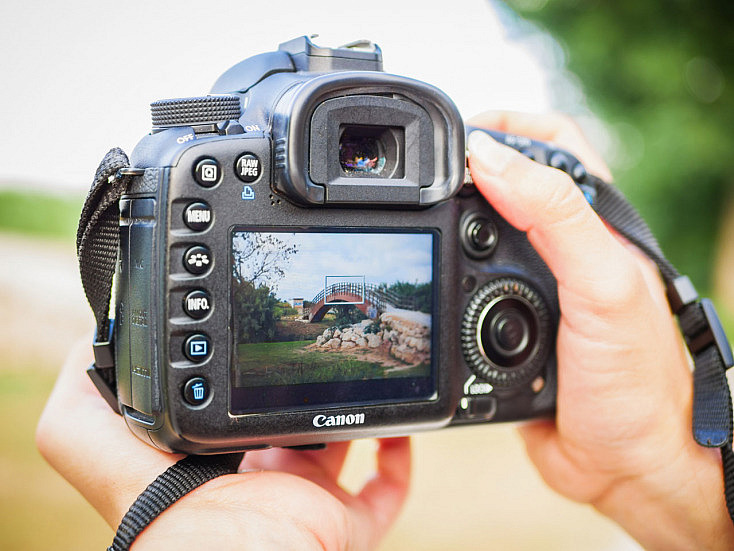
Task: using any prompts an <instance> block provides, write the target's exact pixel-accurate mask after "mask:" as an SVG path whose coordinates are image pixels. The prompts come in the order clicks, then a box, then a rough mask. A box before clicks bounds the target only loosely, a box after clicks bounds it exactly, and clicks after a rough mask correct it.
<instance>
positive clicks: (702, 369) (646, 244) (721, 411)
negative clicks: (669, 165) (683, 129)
mask: <svg viewBox="0 0 734 551" xmlns="http://www.w3.org/2000/svg"><path fill="white" fill-rule="evenodd" d="M588 180H589V181H588V184H589V185H590V186H591V187H592V188H593V189H594V190H595V192H596V193H595V195H596V197H595V198H594V199H593V207H594V210H596V212H597V213H598V214H599V216H600V217H601V218H603V219H604V220H605V221H606V222H607V223H608V224H609V225H610V226H612V227H613V228H614V229H615V230H616V231H617V232H619V234H620V235H622V236H623V237H625V238H626V239H627V240H629V241H630V242H631V243H633V244H634V245H636V246H637V247H638V248H639V249H640V250H641V251H642V252H644V253H645V254H646V255H647V256H648V257H649V258H650V259H651V260H652V261H653V262H655V264H656V265H657V267H658V269H659V270H660V274H661V275H662V277H663V281H664V282H665V285H666V288H667V295H668V302H669V304H670V308H671V310H672V311H673V313H674V314H675V315H676V316H677V317H678V324H679V327H680V330H681V332H682V333H683V337H684V338H685V341H686V346H687V347H688V351H689V352H690V355H691V358H692V359H693V364H694V370H693V436H694V438H695V439H696V442H697V443H698V444H699V445H701V446H704V447H707V448H719V449H720V451H721V459H722V463H723V468H724V492H725V497H726V506H727V509H728V510H729V516H730V517H731V519H732V521H734V452H732V423H733V421H732V401H731V392H730V390H729V383H728V381H727V378H726V371H727V370H728V369H729V368H730V367H732V365H734V358H732V350H731V345H730V344H729V341H728V339H727V337H726V334H725V333H724V329H723V327H722V325H721V321H720V320H719V316H718V314H717V313H716V309H715V308H714V305H713V303H712V302H711V301H710V300H709V299H706V298H704V299H702V300H699V297H698V293H697V292H696V289H695V288H694V286H693V284H692V283H691V281H690V279H688V277H687V276H681V275H680V274H679V273H678V271H677V270H676V269H675V267H674V266H673V265H672V264H671V263H670V262H669V261H668V259H666V258H665V256H664V255H663V253H662V251H661V250H660V246H659V245H658V243H657V240H656V239H655V237H654V236H653V235H652V232H651V231H650V228H649V227H648V226H647V223H646V222H645V221H644V220H643V219H642V217H641V216H640V215H639V213H638V212H637V210H636V209H635V208H634V207H633V206H632V205H631V204H630V203H629V202H628V201H627V199H626V198H625V197H624V195H622V193H621V192H620V191H619V190H618V189H617V188H615V187H614V186H612V185H610V184H607V183H606V182H604V181H602V180H600V179H599V178H596V177H593V176H589V177H588Z"/></svg>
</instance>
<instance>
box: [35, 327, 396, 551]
mask: <svg viewBox="0 0 734 551" xmlns="http://www.w3.org/2000/svg"><path fill="white" fill-rule="evenodd" d="M90 342H91V339H86V340H85V341H84V342H82V343H79V344H78V345H77V346H76V347H75V349H74V350H73V352H72V353H71V355H70V356H69V358H68V360H67V362H66V364H65V366H64V367H63V369H62V371H61V373H60V375H59V379H58V381H57V383H56V386H55V388H54V391H53V393H52V394H51V397H50V398H49V401H48V404H47V405H46V409H45V410H44V412H43V415H42V417H41V420H40V422H39V424H38V429H37V432H36V442H37V445H38V448H39V449H40V451H41V453H42V454H43V456H44V457H45V458H46V460H47V461H48V462H49V463H50V464H51V465H52V466H53V467H54V468H55V469H56V470H57V471H58V472H59V473H60V474H61V475H62V476H63V477H64V478H66V479H67V480H68V481H69V482H70V483H71V484H72V485H73V486H74V487H75V488H76V489H77V490H79V492H81V494H82V495H83V496H84V497H85V498H86V499H87V500H88V501H89V502H90V503H91V504H92V506H93V507H94V508H95V509H97V511H99V513H100V514H101V515H102V517H103V518H104V519H105V521H106V522H107V523H108V524H109V525H110V526H111V527H112V528H113V529H116V527H117V525H118V524H119V523H120V521H121V520H122V517H123V516H124V514H125V513H126V511H127V509H128V508H129V507H130V505H131V504H132V503H133V502H134V501H135V498H136V497H137V496H138V495H139V494H140V493H141V492H142V491H143V490H144V489H145V488H146V487H147V485H148V484H149V483H150V482H152V481H153V480H154V479H155V478H156V477H157V476H158V475H159V474H160V473H162V472H163V471H165V470H166V469H167V468H168V467H169V466H171V465H173V464H174V463H175V462H176V461H178V460H179V459H180V458H181V457H182V456H180V455H172V454H168V453H165V452H162V451H159V450H156V449H154V448H152V447H150V446H148V445H146V444H144V443H143V442H141V441H140V440H138V439H137V438H136V437H135V436H133V434H132V433H131V432H130V431H129V430H128V429H127V427H126V426H125V423H124V422H123V421H122V419H121V418H120V417H119V416H118V415H116V414H115V413H113V412H112V410H111V409H110V408H109V406H108V405H107V404H106V402H105V401H104V400H103V399H102V398H101V397H100V396H99V394H98V392H97V390H96V389H95V388H94V386H93V385H92V384H91V381H90V380H89V378H88V377H87V375H86V373H84V371H85V369H86V366H88V365H89V364H90V363H91V361H92V359H91V353H90V350H91V347H90V346H89V343H90ZM348 449H349V443H348V442H344V443H336V444H330V445H329V446H328V448H327V449H325V450H321V451H294V450H286V449H272V450H265V451H257V452H248V453H247V454H246V456H245V459H244V461H243V463H242V465H241V466H240V472H239V473H238V474H232V475H225V476H221V477H219V478H216V479H214V480H211V481H209V482H207V483H206V484H204V485H203V486H200V487H199V488H197V489H196V490H194V491H192V492H191V493H189V494H187V495H186V496H184V497H183V498H182V499H180V500H179V501H177V502H176V503H175V504H174V505H173V506H171V507H170V508H169V509H167V510H166V511H164V512H163V514H161V516H160V517H158V518H157V519H156V520H155V521H154V522H153V523H152V524H151V525H150V526H149V527H148V528H146V529H145V530H144V531H143V532H142V533H141V534H140V536H139V537H138V539H137V540H136V541H135V543H134V545H133V547H132V548H133V549H134V550H138V551H139V550H144V549H177V550H187V549H192V550H197V551H198V550H200V549H215V548H217V547H221V548H224V549H231V550H235V549H277V550H282V549H298V550H299V551H300V550H308V549H318V550H323V549H326V550H341V549H349V550H350V551H351V550H362V549H364V550H367V549H372V548H374V547H376V546H377V543H378V542H379V540H380V539H381V538H382V537H383V536H384V535H385V533H386V531H387V530H388V528H389V527H390V525H391V524H392V523H393V521H394V520H395V518H396V517H397V514H398V512H399V510H400V508H401V506H402V503H403V501H404V500H405V497H406V494H407V491H408V484H409V478H410V443H409V440H408V439H407V438H393V439H383V440H380V441H379V449H378V451H377V473H376V475H375V476H374V478H372V479H371V480H369V481H368V482H367V483H366V484H365V486H364V487H363V488H362V490H361V491H360V492H359V493H358V494H356V495H352V494H350V493H349V492H347V491H346V490H344V489H342V488H341V487H340V486H339V483H338V478H339V474H340V472H341V469H342V466H343V464H344V460H345V458H346V455H347V451H348Z"/></svg>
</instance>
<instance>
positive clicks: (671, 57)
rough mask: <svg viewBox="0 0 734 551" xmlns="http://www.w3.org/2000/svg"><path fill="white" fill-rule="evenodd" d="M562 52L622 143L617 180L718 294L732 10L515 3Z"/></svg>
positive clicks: (681, 0) (584, 1)
mask: <svg viewBox="0 0 734 551" xmlns="http://www.w3.org/2000/svg"><path fill="white" fill-rule="evenodd" d="M508 4H509V5H510V7H512V8H513V9H514V10H515V11H517V12H518V13H519V14H520V15H521V16H522V17H524V18H525V19H528V20H530V21H532V22H535V23H538V24H539V25H540V26H541V27H545V28H546V29H547V30H548V31H549V32H550V33H551V34H552V35H553V36H554V37H555V38H556V39H557V40H559V41H560V42H561V44H562V46H563V47H564V50H565V55H566V64H567V67H568V69H569V70H570V71H571V72H573V73H575V75H577V77H578V78H579V79H580V82H581V84H582V87H583V89H584V92H585V94H586V96H587V99H588V102H589V105H590V107H591V109H592V110H593V111H594V112H595V113H596V114H597V115H598V116H600V117H601V118H602V119H603V120H604V121H605V122H606V123H607V124H608V125H609V127H610V128H612V129H613V131H615V132H617V133H618V135H619V138H620V139H621V144H622V147H623V149H622V151H623V155H622V159H621V161H620V162H618V163H616V166H613V167H612V168H613V170H614V174H615V181H616V183H617V184H618V185H619V186H620V187H621V188H622V189H623V190H624V192H625V193H626V194H627V196H628V197H629V198H630V199H631V200H632V202H633V203H635V205H636V206H637V207H638V208H639V209H640V211H641V212H642V214H643V216H644V217H645V218H646V219H647V220H648V222H649V223H650V225H651V226H652V228H653V231H654V232H655V234H656V235H657V236H658V238H659V240H660V242H661V245H662V247H663V250H664V251H665V252H666V254H667V255H668V257H669V258H670V260H671V261H673V263H674V264H676V265H677V266H678V268H679V269H680V270H681V271H682V272H683V273H686V274H688V275H690V276H691V278H692V279H693V280H694V283H696V285H697V286H698V287H699V288H701V289H702V290H703V289H707V288H709V286H710V284H711V282H710V275H711V265H712V261H713V256H714V249H715V244H716V243H715V241H716V236H717V230H718V228H719V226H720V223H721V220H722V215H723V212H724V207H725V205H726V203H727V200H730V199H731V198H732V193H733V192H734V175H733V174H732V173H733V172H734V2H696V1H693V0H665V1H663V0H644V1H640V0H616V1H614V2H603V1H594V0H550V1H547V2H546V1H542V0H509V1H508Z"/></svg>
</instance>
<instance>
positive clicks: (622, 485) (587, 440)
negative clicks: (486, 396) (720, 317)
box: [468, 113, 734, 551]
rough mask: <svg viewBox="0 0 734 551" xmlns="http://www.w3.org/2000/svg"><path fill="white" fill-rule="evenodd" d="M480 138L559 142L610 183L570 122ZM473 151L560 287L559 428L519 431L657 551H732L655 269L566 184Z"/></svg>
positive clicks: (504, 123) (526, 122) (499, 153)
mask: <svg viewBox="0 0 734 551" xmlns="http://www.w3.org/2000/svg"><path fill="white" fill-rule="evenodd" d="M473 124H475V125H476V126H481V127H487V128H493V129H496V130H500V131H503V132H510V133H515V134H521V135H525V136H529V137H532V138H536V139H540V140H544V141H552V142H556V143H557V144H558V145H560V146H562V147H564V148H566V149H567V150H569V151H572V152H574V153H575V154H576V155H577V156H578V157H579V159H580V160H581V161H582V162H583V163H584V164H585V165H586V168H587V170H589V172H591V173H593V174H596V175H598V176H600V177H602V178H604V179H607V180H609V178H610V175H609V171H608V169H607V168H606V166H605V165H604V164H603V162H602V161H601V159H600V158H599V157H598V156H597V155H596V153H594V151H593V150H592V149H591V147H590V146H589V145H588V144H587V143H586V141H585V140H584V139H583V136H582V134H581V132H580V130H579V129H578V127H577V126H576V125H575V124H573V123H571V122H570V121H569V120H567V119H563V118H560V117H556V116H545V117H544V116H537V115H532V116H530V115H520V114H514V113H487V114H485V115H482V116H481V117H479V118H477V119H475V120H474V121H473ZM468 145H469V151H470V159H469V164H470V168H471V173H472V177H473V179H474V182H475V184H476V186H477V188H478V189H479V191H480V192H481V193H482V194H483V195H484V196H485V197H486V199H487V200H488V201H489V203H490V204H491V205H492V206H493V207H494V208H495V209H496V210H497V211H498V212H499V213H500V214H501V215H502V216H503V217H504V218H505V219H506V220H507V221H508V222H510V223H511V224H512V225H514V226H515V227H516V228H518V229H520V230H521V231H524V232H527V236H528V239H529V241H530V242H531V244H532V245H533V247H534V248H535V249H536V250H537V251H538V253H539V254H540V256H541V257H542V258H543V259H544V260H545V262H546V264H548V266H549V267H550V269H551V271H552V272H553V274H554V275H555V277H556V279H557V280H558V297H559V301H560V307H561V319H560V324H559V329H558V339H557V358H558V399H557V400H558V401H557V415H556V419H555V420H554V421H535V422H532V423H528V424H526V425H525V426H524V427H522V429H521V433H522V436H523V437H524V439H525V442H526V445H527V449H528V453H529V456H530V458H531V460H532V461H533V462H534V463H535V465H536V467H537V468H538V470H539V471H540V473H541V475H542V476H543V477H544V479H545V480H546V482H547V483H548V484H549V485H550V486H551V487H553V488H554V489H555V490H557V491H558V492H560V493H561V494H563V495H565V496H567V497H569V498H571V499H573V500H576V501H580V502H584V503H591V504H593V505H594V506H595V507H596V508H597V509H598V510H599V511H601V512H602V513H603V514H605V515H607V516H609V517H611V518H612V519H614V520H616V521H617V522H618V523H619V524H620V525H621V526H622V527H623V528H625V529H626V530H627V531H628V532H629V533H630V534H631V535H632V536H633V537H635V538H636V539H637V540H638V541H639V542H640V543H642V544H643V545H644V546H645V547H646V548H648V549H660V550H666V551H671V550H684V549H685V550H694V549H695V550H700V549H707V550H713V549H733V548H734V526H733V525H732V521H731V520H730V518H729V516H728V513H727V509H726V505H725V502H724V491H723V476H722V467H721V462H720V459H719V454H718V452H717V451H714V450H709V449H704V448H702V447H700V446H698V445H697V444H696V442H695V441H694V440H693V437H692V433H691V409H692V380H691V372H690V367H689V363H688V359H687V356H686V351H685V347H684V344H683V342H682V338H681V335H680V332H679V330H678V328H677V326H676V323H675V320H674V318H673V316H672V315H671V312H670V309H669V306H668V303H667V300H666V297H665V292H664V289H663V285H662V282H661V280H660V278H659V276H658V273H657V270H656V268H655V267H654V265H653V264H652V263H651V262H650V261H649V260H648V259H647V258H645V257H644V256H643V255H642V254H641V253H640V252H639V251H638V250H637V249H636V248H634V247H633V246H632V245H630V244H628V243H625V242H624V240H622V239H621V238H620V237H618V236H617V235H615V234H613V233H612V232H611V231H610V230H609V229H608V228H607V227H606V226H605V224H604V223H603V222H602V221H601V220H600V219H599V217H598V216H597V215H596V214H595V213H594V211H593V210H592V209H591V207H590V206H589V205H588V203H587V202H586V201H585V199H584V197H583V195H582V193H581V192H580V191H579V190H578V188H577V187H576V185H575V184H574V183H573V181H572V180H571V178H570V177H569V176H568V175H566V174H565V173H563V172H561V171H559V170H555V169H552V168H548V167H545V166H542V165H540V164H538V163H535V162H533V161H530V160H529V159H527V158H526V157H524V156H523V155H521V154H519V153H517V152H516V151H515V150H513V149H511V148H509V147H506V146H504V145H501V144H499V143H497V142H495V141H494V140H492V139H491V138H490V137H488V136H487V135H486V134H484V133H482V132H474V133H472V135H471V136H470V137H469V144H468Z"/></svg>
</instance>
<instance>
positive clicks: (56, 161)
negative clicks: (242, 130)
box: [0, 0, 550, 192]
mask: <svg viewBox="0 0 734 551" xmlns="http://www.w3.org/2000/svg"><path fill="white" fill-rule="evenodd" d="M311 34H318V35H319V38H318V39H316V40H315V42H316V43H317V44H318V45H321V46H338V45H340V44H345V43H348V42H351V41H354V40H356V39H362V38H366V39H370V40H372V41H374V42H376V43H377V44H379V45H380V47H381V48H382V51H383V59H384V67H385V70H386V71H387V72H391V73H396V74H401V75H405V76H409V77H413V78H417V79H419V80H424V81H426V82H429V83H431V84H433V85H436V86H438V87H439V88H441V89H443V90H444V91H445V92H446V93H448V95H449V96H450V97H452V98H453V99H454V101H455V102H456V104H457V106H458V108H459V110H460V112H461V113H462V115H463V116H465V117H468V116H471V115H473V114H476V113H478V112H481V111H484V110H487V109H490V108H494V109H498V108H502V109H514V110H521V111H529V112H542V111H547V110H548V109H549V107H550V100H549V97H548V92H547V80H548V79H547V75H546V73H545V72H544V70H543V67H544V65H547V63H546V61H547V60H542V59H538V58H537V57H536V56H535V54H532V53H530V52H529V51H528V50H527V46H526V45H524V44H521V43H517V42H514V41H513V40H510V39H508V33H507V31H506V30H505V29H504V28H503V27H502V26H501V24H500V22H499V19H498V17H497V15H496V13H495V11H494V10H493V9H492V7H491V4H490V2H489V1H487V0H459V1H453V2H446V1H437V0H401V1H399V2H398V1H395V0H389V1H388V0H371V1H369V2H360V3H353V2H344V1H337V0H326V1H313V2H305V1H303V0H283V1H278V2H273V1H272V0H267V1H266V0H247V1H245V0H240V1H232V0H222V1H219V2H201V1H200V0H197V1H193V0H176V1H172V0H161V1H151V0H126V1H125V2H119V1H114V2H113V1H109V0H94V1H87V0H68V1H65V2H41V1H39V0H26V1H24V2H11V1H9V0H5V1H4V2H2V3H0V52H2V55H0V82H1V84H0V94H2V101H0V121H2V124H3V125H4V129H3V132H2V134H1V136H2V137H1V138H0V140H1V141H2V143H1V144H0V186H15V187H31V188H37V187H42V188H43V189H44V190H49V191H53V190H59V191H65V190H66V191H68V190H74V191H79V192H81V191H85V190H86V189H88V187H89V185H90V184H91V181H92V177H93V175H94V171H95V169H96V167H97V165H98V163H99V161H100V160H101V159H102V157H103V156H104V154H105V153H106V152H107V151H108V150H109V149H110V148H112V147H115V146H120V147H122V148H123V149H124V150H125V151H127V152H128V153H130V152H131V151H132V149H133V147H134V146H135V144H136V143H137V141H138V140H139V139H141V138H142V137H143V136H144V135H145V134H146V133H147V132H148V131H149V130H150V111H149V104H150V102H152V101H155V100H158V99H164V98H176V97H187V96H197V95H202V94H205V93H207V92H208V91H209V89H210V87H211V85H212V84H213V83H214V81H215V80H216V78H217V77H218V76H219V75H220V74H221V73H222V72H224V71H225V70H226V69H228V68H229V67H231V66H232V65H234V64H236V63H237V62H239V61H241V60H242V59H244V58H246V57H249V56H251V55H254V54H257V53H261V52H264V51H270V50H275V49H277V46H278V44H279V43H281V42H285V41H287V40H290V39H291V38H294V37H297V36H301V35H311Z"/></svg>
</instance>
